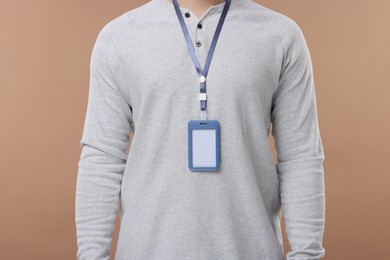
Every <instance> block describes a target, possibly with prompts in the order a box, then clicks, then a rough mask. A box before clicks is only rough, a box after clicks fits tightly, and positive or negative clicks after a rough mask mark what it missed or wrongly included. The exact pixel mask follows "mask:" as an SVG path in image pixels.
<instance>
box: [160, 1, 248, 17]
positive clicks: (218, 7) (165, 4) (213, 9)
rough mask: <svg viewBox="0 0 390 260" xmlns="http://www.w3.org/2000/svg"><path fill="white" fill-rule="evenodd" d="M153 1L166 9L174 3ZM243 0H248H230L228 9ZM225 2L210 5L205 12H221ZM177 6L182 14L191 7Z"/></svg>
mask: <svg viewBox="0 0 390 260" xmlns="http://www.w3.org/2000/svg"><path fill="white" fill-rule="evenodd" d="M153 1H155V2H157V3H158V4H160V5H161V6H163V7H164V8H165V9H168V10H169V9H170V10H172V11H174V5H173V3H172V2H168V1H167V0H153ZM245 1H248V0H231V2H230V6H229V10H232V9H234V8H235V7H237V6H238V5H240V4H242V3H243V2H245ZM225 3H226V2H222V3H219V4H216V5H211V6H210V7H209V8H208V9H207V11H206V12H205V14H207V13H221V12H222V10H223V7H224V6H225ZM179 7H180V10H181V12H182V13H183V14H184V13H187V12H191V9H189V8H186V7H184V6H179Z"/></svg>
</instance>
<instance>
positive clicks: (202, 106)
mask: <svg viewBox="0 0 390 260" xmlns="http://www.w3.org/2000/svg"><path fill="white" fill-rule="evenodd" d="M230 1H231V0H226V2H225V5H224V7H223V10H222V14H221V17H220V18H219V21H218V25H217V28H216V30H215V33H214V36H213V40H212V42H211V46H210V49H209V52H208V55H207V59H206V64H205V66H204V69H203V70H202V68H201V66H200V64H199V61H198V58H197V57H196V54H195V50H194V46H193V45H192V40H191V37H190V35H189V33H188V30H187V26H186V24H185V22H184V19H183V14H182V13H181V10H180V7H179V4H178V3H177V0H172V2H173V5H174V7H175V11H176V14H177V18H178V19H179V22H180V25H181V28H182V30H183V34H184V37H185V39H186V43H187V46H188V50H189V52H190V54H191V57H192V61H193V63H194V65H195V68H196V71H197V73H198V76H199V82H200V93H199V100H200V110H201V111H200V112H201V118H202V119H203V120H207V113H206V77H207V73H208V71H209V67H210V63H211V59H212V57H213V54H214V50H215V46H216V45H217V41H218V37H219V34H220V32H221V29H222V25H223V23H224V21H225V17H226V14H227V12H228V9H229V6H230Z"/></svg>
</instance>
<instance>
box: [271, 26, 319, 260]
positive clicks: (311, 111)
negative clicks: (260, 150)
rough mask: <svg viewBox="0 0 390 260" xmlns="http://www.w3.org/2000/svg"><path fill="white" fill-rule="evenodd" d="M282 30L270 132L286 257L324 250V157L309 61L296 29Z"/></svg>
mask: <svg viewBox="0 0 390 260" xmlns="http://www.w3.org/2000/svg"><path fill="white" fill-rule="evenodd" d="M290 24H291V25H293V26H289V28H288V29H287V30H285V32H286V33H285V35H282V37H283V40H284V44H285V55H284V59H283V65H282V68H281V73H280V77H279V85H278V87H277V89H276V90H275V92H274V96H273V105H272V113H271V117H272V118H271V119H272V134H273V136H274V139H275V148H276V151H277V160H278V162H277V164H276V168H277V172H278V175H279V180H280V182H279V185H280V195H281V203H282V209H283V214H284V220H285V228H286V234H287V237H288V240H289V242H290V245H291V251H290V252H288V253H287V255H286V257H287V260H309V259H310V260H315V259H321V257H324V255H325V249H324V248H323V246H322V239H323V232H324V225H325V187H324V168H323V161H324V159H325V156H324V151H323V146H322V141H321V136H320V131H319V125H318V118H317V107H316V106H317V105H316V94H315V88H314V79H313V69H312V61H311V57H310V53H309V49H308V46H307V43H306V41H305V38H304V35H303V33H302V31H301V29H300V28H299V27H298V25H297V24H296V23H295V22H292V23H290Z"/></svg>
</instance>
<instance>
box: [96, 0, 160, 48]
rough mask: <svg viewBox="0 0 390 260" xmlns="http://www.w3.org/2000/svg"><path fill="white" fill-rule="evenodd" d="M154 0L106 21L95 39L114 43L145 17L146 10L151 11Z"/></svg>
mask: <svg viewBox="0 0 390 260" xmlns="http://www.w3.org/2000/svg"><path fill="white" fill-rule="evenodd" d="M154 4H155V2H154V1H149V2H147V3H145V4H143V5H141V6H138V7H136V8H133V9H131V10H129V11H126V12H125V13H122V14H121V15H119V16H116V17H114V18H112V19H111V20H109V21H107V22H106V23H105V24H104V25H103V26H102V27H101V28H100V31H99V33H98V36H97V39H96V41H97V42H99V43H101V44H105V45H114V44H115V41H116V40H117V39H118V37H120V35H121V34H122V33H123V32H124V31H125V30H126V29H128V28H129V27H133V24H134V23H136V22H137V21H138V20H140V19H145V17H147V14H148V12H153V11H154V9H153V8H152V7H153V5H154Z"/></svg>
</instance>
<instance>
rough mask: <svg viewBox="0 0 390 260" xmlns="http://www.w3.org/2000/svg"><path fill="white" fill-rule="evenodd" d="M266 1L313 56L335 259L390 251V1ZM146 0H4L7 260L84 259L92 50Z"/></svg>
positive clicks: (329, 239) (329, 254) (1, 127)
mask: <svg viewBox="0 0 390 260" xmlns="http://www.w3.org/2000/svg"><path fill="white" fill-rule="evenodd" d="M257 1H258V2H259V3H262V4H263V5H265V6H267V7H270V8H271V9H274V10H276V11H279V12H282V13H284V14H286V15H288V16H290V17H291V18H293V19H294V20H295V21H297V23H298V24H299V25H300V27H301V28H302V30H303V32H304V34H305V37H306V40H307V43H308V45H309V48H310V51H311V54H312V59H313V66H314V74H315V81H316V93H317V104H318V113H319V124H320V128H321V135H322V138H323V143H324V148H325V153H326V159H325V177H326V227H325V234H324V247H325V249H326V257H325V259H332V260H345V259H353V260H358V259H365V260H367V259H390V251H389V243H390V228H389V226H390V225H389V222H388V221H389V219H390V208H389V195H390V189H389V188H388V187H389V184H390V170H389V162H390V138H389V134H390V120H389V119H390V118H389V111H390V102H389V97H390V79H389V74H390V62H389V61H390V50H389V49H390V29H389V28H390V16H389V13H390V12H389V11H390V1H388V0H376V1H357V0H344V1H335V0H330V1H329V0H328V1H312V0H299V1H298V0H296V1H271V0H269V1H261V0H257ZM146 2H147V1H96V0H94V1H91V0H84V1H75V0H71V1H49V0H35V1H29V0H24V1H11V0H2V1H1V8H0V32H1V34H0V37H1V38H0V39H1V41H0V87H1V92H0V93H1V94H0V131H1V132H0V162H1V163H0V173H1V182H0V202H1V211H0V213H1V214H0V217H1V221H0V259H7V260H8V259H18V260H19V259H33V260H35V259H57V260H62V259H75V254H76V249H77V248H76V237H75V225H74V199H75V198H74V195H75V184H76V175H77V162H78V159H79V156H80V151H81V150H80V146H79V141H80V138H81V133H82V128H83V122H84V116H85V111H86V105H87V93H88V81H89V78H88V77H89V75H88V73H89V59H90V54H91V50H92V47H93V43H94V41H95V39H96V36H97V34H98V32H99V30H100V29H101V28H102V26H103V25H104V24H105V23H107V22H108V21H109V20H111V19H113V18H114V17H116V16H118V15H120V14H122V13H124V12H126V11H128V10H130V9H133V8H135V7H137V6H140V5H142V4H144V3H146ZM270 141H271V142H273V139H272V138H270ZM118 223H119V219H118V221H117V224H118ZM283 228H284V225H283ZM117 232H118V226H116V232H115V236H114V239H113V244H112V246H113V248H114V247H115V245H116V237H117V234H118V233H117ZM284 234H285V233H284ZM285 245H286V251H287V250H289V246H288V242H287V238H286V237H285ZM114 253H115V252H114V250H112V255H114Z"/></svg>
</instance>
